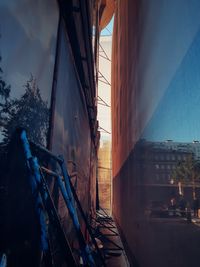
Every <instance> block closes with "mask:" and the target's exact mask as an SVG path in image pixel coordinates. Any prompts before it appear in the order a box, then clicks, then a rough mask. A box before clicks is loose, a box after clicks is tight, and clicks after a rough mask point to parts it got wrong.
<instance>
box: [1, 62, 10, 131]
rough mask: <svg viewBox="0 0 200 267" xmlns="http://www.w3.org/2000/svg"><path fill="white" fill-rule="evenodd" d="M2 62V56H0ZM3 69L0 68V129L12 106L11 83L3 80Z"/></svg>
mask: <svg viewBox="0 0 200 267" xmlns="http://www.w3.org/2000/svg"><path fill="white" fill-rule="evenodd" d="M0 62H1V57H0ZM2 75H3V71H2V69H1V68H0V129H1V128H2V127H3V126H4V125H5V121H6V118H7V113H8V111H9V107H10V102H9V101H10V90H11V87H10V85H7V84H6V82H5V81H4V80H3V76H2Z"/></svg>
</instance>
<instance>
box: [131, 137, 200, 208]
mask: <svg viewBox="0 0 200 267" xmlns="http://www.w3.org/2000/svg"><path fill="white" fill-rule="evenodd" d="M136 147H137V149H136V158H137V163H138V164H137V173H138V177H139V180H138V184H139V185H140V186H142V187H144V188H145V187H146V189H144V190H145V199H146V200H145V203H144V205H146V204H148V203H150V202H151V201H154V200H157V201H158V200H160V201H165V202H167V201H169V199H170V198H171V197H174V196H176V197H178V196H179V193H180V192H179V190H178V185H177V183H175V181H174V180H173V176H172V174H173V171H174V170H175V169H176V168H177V165H178V164H179V163H180V162H183V161H186V159H187V158H188V157H192V158H193V159H196V160H198V159H199V155H200V153H199V151H200V143H199V142H197V141H196V142H192V143H181V142H173V141H172V140H167V141H166V142H150V141H146V140H144V139H143V140H140V141H139V142H138V143H137V146H136ZM184 187H186V188H185V190H184V192H185V194H186V196H187V198H188V199H191V198H192V184H190V183H188V184H187V185H185V186H184ZM196 187H197V189H196V190H197V191H199V189H198V188H199V186H198V185H196Z"/></svg>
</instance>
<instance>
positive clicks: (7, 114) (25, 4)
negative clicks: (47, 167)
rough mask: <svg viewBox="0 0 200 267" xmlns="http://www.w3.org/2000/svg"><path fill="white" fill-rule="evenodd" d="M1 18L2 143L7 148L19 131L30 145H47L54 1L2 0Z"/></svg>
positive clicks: (55, 32) (54, 39)
mask: <svg viewBox="0 0 200 267" xmlns="http://www.w3.org/2000/svg"><path fill="white" fill-rule="evenodd" d="M0 17H1V21H2V23H1V28H0V36H1V38H0V55H1V61H0V68H1V73H0V83H1V91H0V101H1V107H0V108H1V110H0V120H1V129H0V142H7V141H8V140H9V138H10V135H11V134H12V132H13V131H14V130H15V128H16V127H19V126H21V127H25V128H26V129H27V131H28V134H29V136H30V137H31V139H32V140H34V141H36V142H39V143H41V144H43V145H46V142H47V140H46V138H47V132H48V127H49V125H48V122H49V109H50V98H51V88H52V81H53V69H54V61H55V49H56V38H57V25H58V7H57V4H56V1H55V0H50V1H49V0H44V1H31V0H27V1H23V0H18V1H6V0H2V1H0ZM36 18H37V19H36ZM6 88H9V90H6ZM2 110H3V111H2Z"/></svg>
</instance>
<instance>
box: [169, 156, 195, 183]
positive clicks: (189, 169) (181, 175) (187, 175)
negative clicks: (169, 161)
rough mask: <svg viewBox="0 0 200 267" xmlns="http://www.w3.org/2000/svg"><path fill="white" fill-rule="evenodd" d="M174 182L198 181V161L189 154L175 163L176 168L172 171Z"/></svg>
mask: <svg viewBox="0 0 200 267" xmlns="http://www.w3.org/2000/svg"><path fill="white" fill-rule="evenodd" d="M172 178H173V180H174V181H175V182H177V183H178V182H181V183H182V184H191V183H192V184H195V183H197V182H200V162H199V161H197V160H195V159H194V158H193V156H192V155H189V156H188V157H187V158H186V160H185V161H181V162H179V163H178V164H177V167H176V169H175V170H174V171H173V173H172Z"/></svg>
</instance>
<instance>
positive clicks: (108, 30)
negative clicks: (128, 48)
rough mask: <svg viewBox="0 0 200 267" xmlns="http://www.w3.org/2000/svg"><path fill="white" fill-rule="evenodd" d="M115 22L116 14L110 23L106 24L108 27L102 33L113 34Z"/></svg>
mask: <svg viewBox="0 0 200 267" xmlns="http://www.w3.org/2000/svg"><path fill="white" fill-rule="evenodd" d="M113 22H114V16H113V17H112V19H111V21H110V23H109V24H108V25H107V26H106V28H105V29H103V30H102V31H101V35H112V32H113Z"/></svg>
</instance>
